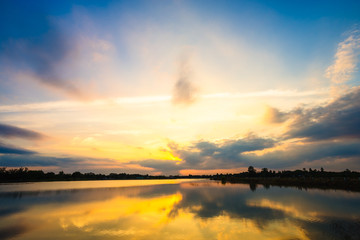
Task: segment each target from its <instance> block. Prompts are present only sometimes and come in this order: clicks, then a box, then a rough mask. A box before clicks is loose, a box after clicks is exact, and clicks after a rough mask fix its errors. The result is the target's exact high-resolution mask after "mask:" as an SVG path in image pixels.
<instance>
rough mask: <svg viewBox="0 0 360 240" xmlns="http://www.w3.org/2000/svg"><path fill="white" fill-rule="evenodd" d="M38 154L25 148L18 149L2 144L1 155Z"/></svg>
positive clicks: (0, 144) (0, 147)
mask: <svg viewBox="0 0 360 240" xmlns="http://www.w3.org/2000/svg"><path fill="white" fill-rule="evenodd" d="M34 153H36V152H34V151H30V150H26V149H23V148H18V147H14V146H10V145H6V144H3V143H1V142H0V154H19V155H26V154H34Z"/></svg>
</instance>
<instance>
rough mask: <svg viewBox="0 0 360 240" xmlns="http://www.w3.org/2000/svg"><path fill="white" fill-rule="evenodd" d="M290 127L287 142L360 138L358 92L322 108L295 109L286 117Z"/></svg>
mask: <svg viewBox="0 0 360 240" xmlns="http://www.w3.org/2000/svg"><path fill="white" fill-rule="evenodd" d="M289 115H291V116H290V118H291V124H290V125H289V126H288V131H287V133H286V134H285V137H286V138H308V139H309V140H324V139H343V138H359V137H360V88H353V89H352V91H350V92H349V93H347V94H345V95H344V96H341V97H340V98H338V99H336V100H334V101H333V102H331V103H329V104H328V105H326V106H324V107H315V108H310V109H305V108H298V109H295V110H293V111H292V112H291V113H289Z"/></svg>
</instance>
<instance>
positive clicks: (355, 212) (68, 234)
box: [0, 180, 360, 240]
mask: <svg viewBox="0 0 360 240" xmlns="http://www.w3.org/2000/svg"><path fill="white" fill-rule="evenodd" d="M0 239H2V240H5V239H37V240H38V239H360V193H354V192H345V191H334V190H327V191H322V190H307V191H304V190H303V191H301V190H298V189H294V188H278V187H271V188H269V189H266V188H263V187H258V188H256V190H255V189H254V187H253V186H252V189H250V187H249V185H246V184H226V185H222V184H221V183H217V182H210V181H208V180H199V181H194V180H191V181H189V180H187V181H180V180H129V181H86V182H55V183H27V184H5V185H0Z"/></svg>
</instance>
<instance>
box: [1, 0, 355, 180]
mask: <svg viewBox="0 0 360 240" xmlns="http://www.w3.org/2000/svg"><path fill="white" fill-rule="evenodd" d="M0 4H1V10H0V11H1V14H0V24H1V25H0V26H1V32H0V62H1V67H0V74H1V75H0V129H1V130H2V131H3V133H0V165H3V166H7V167H14V166H29V167H33V168H41V167H43V168H46V169H49V170H52V171H57V170H65V171H66V170H70V169H74V168H77V169H83V170H89V171H90V170H91V171H92V170H94V169H96V170H98V171H102V172H109V171H130V172H146V173H152V174H159V173H166V174H167V173H176V174H177V173H181V174H188V173H202V172H209V173H212V172H216V171H218V172H219V171H221V172H236V171H240V170H243V169H246V167H247V166H248V165H254V166H256V167H270V168H271V167H273V168H277V169H281V168H285V167H286V168H303V167H312V168H316V167H317V168H319V167H321V166H324V165H326V166H329V168H330V169H334V170H342V169H344V168H353V169H359V163H358V161H359V157H360V154H359V153H358V151H357V150H356V149H357V148H358V147H359V146H360V142H359V141H358V139H359V138H358V136H359V135H358V129H357V127H356V126H357V125H359V124H358V123H359V117H360V114H358V108H357V107H358V105H357V104H356V103H355V102H353V101H356V100H357V96H358V85H359V71H358V69H359V51H360V34H359V31H360V29H359V22H360V21H359V20H360V16H359V14H358V13H359V10H360V3H359V2H358V1H316V2H313V1H34V2H28V1H2V2H1V3H0ZM344 103H346V104H344ZM340 113H341V114H343V115H341V116H342V117H341V118H340V117H339V114H340ZM342 124H346V126H347V127H338V125H342ZM29 132H30V133H33V134H35V135H36V134H39V135H36V136H40V135H41V136H46V137H33V138H31V137H29ZM351 132H353V133H354V134H349V133H351ZM24 136H25V137H24ZM30 136H32V135H31V134H30ZM314 146H317V148H314ZM319 149H321V151H320V150H319ZM334 149H335V150H336V149H337V151H335V150H334ZM330 150H331V151H330ZM304 152H305V153H307V154H305V155H304ZM321 152H322V153H323V154H321ZM24 156H25V158H24Z"/></svg>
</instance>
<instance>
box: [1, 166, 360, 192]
mask: <svg viewBox="0 0 360 240" xmlns="http://www.w3.org/2000/svg"><path fill="white" fill-rule="evenodd" d="M199 178H204V179H211V180H216V181H221V182H222V183H223V184H227V183H245V184H249V187H250V189H251V190H252V191H255V190H256V188H257V187H258V185H263V186H264V187H265V188H269V187H270V186H279V187H296V188H298V189H308V188H318V189H339V190H348V191H357V192H360V172H356V171H350V170H349V169H346V170H345V171H342V172H328V171H325V170H324V169H323V168H321V169H320V170H317V169H314V170H313V169H311V168H309V169H305V168H303V169H302V170H293V171H290V170H282V171H273V170H268V169H267V168H263V169H261V171H257V170H256V169H255V168H254V167H252V166H249V168H248V171H246V172H242V173H237V174H215V175H191V174H189V175H186V176H184V175H169V176H165V175H157V176H152V175H148V174H146V175H141V174H127V173H110V174H108V175H105V174H95V173H92V172H89V173H81V172H79V171H76V172H74V173H64V172H63V171H60V172H59V173H57V174H56V173H54V172H47V173H45V172H44V171H42V170H29V169H28V168H26V167H25V168H23V167H21V168H10V169H7V168H6V167H0V183H20V182H46V181H47V182H51V181H86V180H134V179H199Z"/></svg>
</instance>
